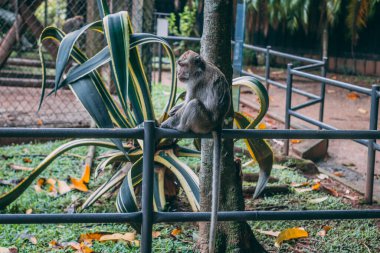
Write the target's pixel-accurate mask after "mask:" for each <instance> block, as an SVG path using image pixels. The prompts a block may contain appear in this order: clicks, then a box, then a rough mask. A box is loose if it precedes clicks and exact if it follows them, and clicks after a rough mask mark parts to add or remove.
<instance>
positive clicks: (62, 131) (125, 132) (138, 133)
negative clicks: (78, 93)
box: [0, 128, 144, 139]
mask: <svg viewBox="0 0 380 253" xmlns="http://www.w3.org/2000/svg"><path fill="white" fill-rule="evenodd" d="M143 136H144V129H142V128H132V129H120V128H115V129H104V128H102V129H88V128H82V129H81V128H0V137H50V138H52V137H53V138H130V139H142V138H143Z"/></svg>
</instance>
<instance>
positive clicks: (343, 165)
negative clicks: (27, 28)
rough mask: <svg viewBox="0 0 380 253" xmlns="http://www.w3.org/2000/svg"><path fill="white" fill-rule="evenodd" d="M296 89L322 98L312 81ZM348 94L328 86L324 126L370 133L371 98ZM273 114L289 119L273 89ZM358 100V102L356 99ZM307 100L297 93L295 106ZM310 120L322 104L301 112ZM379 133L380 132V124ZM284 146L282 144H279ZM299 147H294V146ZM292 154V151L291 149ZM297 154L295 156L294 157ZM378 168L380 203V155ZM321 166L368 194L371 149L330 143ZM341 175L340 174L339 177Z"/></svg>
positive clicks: (279, 76)
mask: <svg viewBox="0 0 380 253" xmlns="http://www.w3.org/2000/svg"><path fill="white" fill-rule="evenodd" d="M252 71H253V72H254V73H257V74H260V75H263V74H264V71H263V69H252ZM328 77H329V78H333V79H336V80H341V81H344V82H350V83H353V84H356V85H360V86H364V87H370V85H371V84H372V83H375V82H377V83H380V80H376V78H361V77H355V76H343V75H336V74H329V75H328ZM169 78H170V77H169V73H164V74H163V79H162V82H163V83H164V84H166V83H169V82H170V79H169ZM271 78H272V79H274V80H276V81H278V82H281V83H285V82H286V72H285V71H284V70H273V72H272V73H271ZM293 85H294V87H297V88H301V89H302V90H305V91H307V92H310V93H313V94H316V95H319V93H320V83H316V82H313V81H310V80H305V79H302V78H299V77H295V78H294V84H293ZM349 94H351V93H350V91H348V90H343V89H340V88H336V87H333V86H329V85H327V86H326V98H325V109H324V122H325V123H327V124H329V125H332V126H334V127H336V128H338V129H345V130H367V129H368V128H369V111H370V97H368V96H365V95H358V96H356V95H354V96H352V95H349ZM241 96H242V98H248V99H249V100H250V101H256V98H253V97H254V95H253V94H249V93H245V92H242V94H241ZM269 97H270V105H269V113H271V114H275V115H277V116H278V117H280V118H282V119H283V118H284V116H285V90H283V89H280V88H277V87H274V86H270V88H269ZM350 97H351V98H350ZM352 97H354V98H352ZM306 101H307V98H305V97H303V96H301V95H297V94H294V93H293V97H292V102H293V104H292V105H293V106H295V105H297V104H301V103H303V102H306ZM241 109H242V110H243V111H246V112H248V113H250V114H253V115H254V114H255V111H254V110H252V109H251V108H249V107H247V106H244V105H241ZM298 112H299V113H302V114H304V115H306V116H309V117H311V118H314V119H318V115H319V104H316V105H313V106H310V107H307V108H304V109H301V110H299V111H298ZM264 121H265V123H266V125H267V128H273V129H283V128H284V125H283V123H281V122H278V121H276V120H274V119H272V118H270V117H268V116H267V117H265V119H264ZM291 122H292V123H295V124H297V125H299V126H301V127H302V128H304V129H317V127H315V126H312V125H310V124H308V123H306V122H304V121H301V120H298V119H296V118H294V117H292V119H291ZM378 129H380V120H379V125H378ZM278 143H280V146H281V140H280V141H279V142H278ZM294 145H297V144H296V143H295V144H291V146H294ZM291 150H292V147H291ZM293 154H294V153H293ZM376 158H377V159H376V165H375V174H376V178H375V196H376V199H380V154H379V152H377V157H376ZM318 166H319V167H320V168H322V169H324V170H325V171H326V172H330V173H331V174H332V176H333V177H334V172H342V173H339V175H340V177H339V178H336V179H338V180H339V181H341V182H343V183H345V184H347V185H349V186H350V187H352V188H354V189H355V190H358V191H360V192H362V193H363V192H364V190H365V175H366V170H367V148H366V147H365V146H363V145H361V144H358V143H356V142H354V141H351V140H330V141H329V148H328V156H327V157H326V158H325V159H324V160H323V161H320V162H319V163H318ZM337 174H338V173H337Z"/></svg>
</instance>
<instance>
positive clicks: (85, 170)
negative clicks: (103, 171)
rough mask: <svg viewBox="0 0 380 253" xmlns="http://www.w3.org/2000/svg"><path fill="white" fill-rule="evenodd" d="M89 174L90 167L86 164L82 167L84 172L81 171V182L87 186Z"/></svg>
mask: <svg viewBox="0 0 380 253" xmlns="http://www.w3.org/2000/svg"><path fill="white" fill-rule="evenodd" d="M90 172H91V168H90V165H89V164H86V165H85V166H84V171H83V175H82V181H83V182H84V183H86V184H88V182H90Z"/></svg>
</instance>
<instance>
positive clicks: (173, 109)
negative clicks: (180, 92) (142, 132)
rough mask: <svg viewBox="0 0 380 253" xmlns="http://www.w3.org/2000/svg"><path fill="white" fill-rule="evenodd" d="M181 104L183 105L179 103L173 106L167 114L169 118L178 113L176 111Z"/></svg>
mask: <svg viewBox="0 0 380 253" xmlns="http://www.w3.org/2000/svg"><path fill="white" fill-rule="evenodd" d="M183 104H184V103H183V102H182V103H180V104H178V105H176V106H174V107H173V108H172V109H171V110H170V111H169V114H168V115H169V117H172V116H174V114H176V113H177V112H178V110H179V109H181V108H182V106H183Z"/></svg>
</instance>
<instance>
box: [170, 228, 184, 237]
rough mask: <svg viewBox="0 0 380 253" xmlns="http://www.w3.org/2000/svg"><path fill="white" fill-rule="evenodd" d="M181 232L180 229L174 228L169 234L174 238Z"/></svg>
mask: <svg viewBox="0 0 380 253" xmlns="http://www.w3.org/2000/svg"><path fill="white" fill-rule="evenodd" d="M181 232H182V231H181V229H180V228H175V229H173V230H172V232H171V233H170V234H171V235H172V236H174V237H175V236H177V235H179V234H180V233H181Z"/></svg>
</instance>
